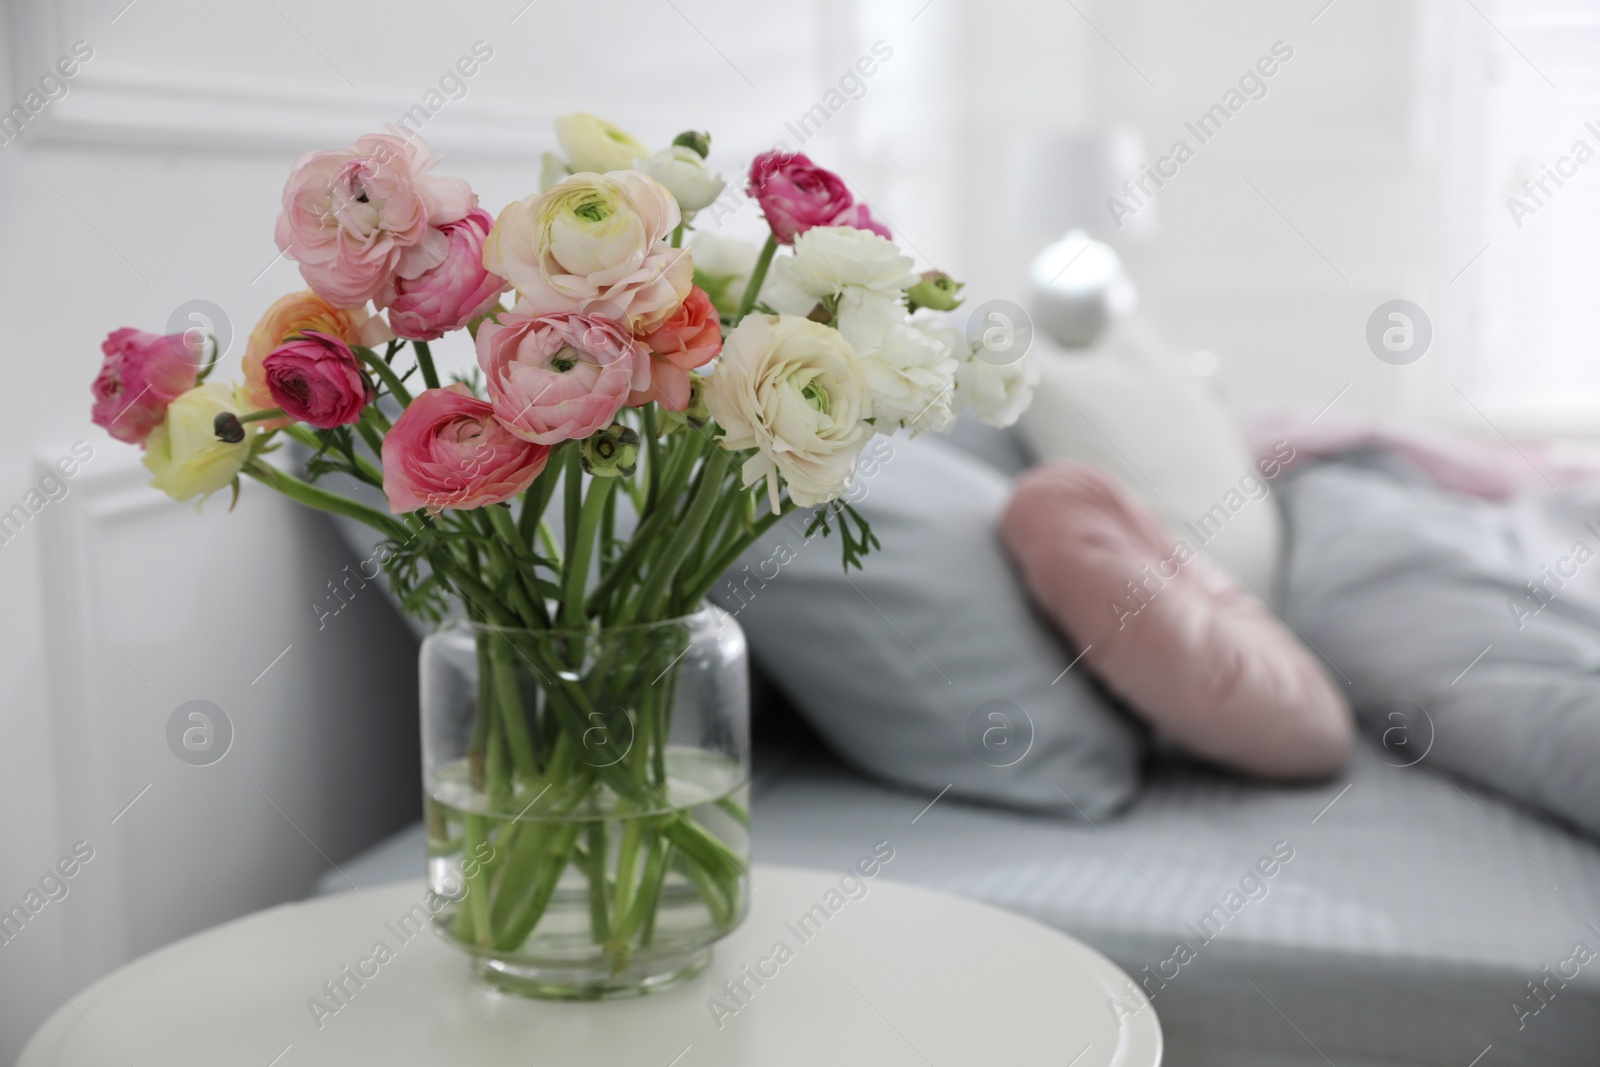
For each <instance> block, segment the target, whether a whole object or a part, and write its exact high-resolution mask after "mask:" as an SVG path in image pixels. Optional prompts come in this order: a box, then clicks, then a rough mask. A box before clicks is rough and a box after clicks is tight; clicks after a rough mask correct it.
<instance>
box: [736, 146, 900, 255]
mask: <svg viewBox="0 0 1600 1067" xmlns="http://www.w3.org/2000/svg"><path fill="white" fill-rule="evenodd" d="M747 192H749V194H750V195H751V196H753V197H755V198H756V202H757V203H758V204H760V205H761V211H762V213H763V214H764V215H766V217H767V225H769V226H771V227H772V236H774V237H776V238H777V239H778V243H779V244H785V245H792V244H794V239H795V238H796V237H798V236H799V235H800V234H802V233H805V232H806V231H807V230H809V229H811V228H812V227H813V226H854V227H856V228H858V229H863V230H871V231H872V232H874V233H877V234H880V235H882V236H884V237H888V236H889V231H888V229H887V228H886V227H885V226H884V225H883V224H882V223H880V222H878V221H876V220H875V219H873V217H872V214H871V212H870V211H868V210H867V206H866V205H865V204H857V203H856V201H855V197H853V196H851V195H850V190H849V188H847V187H846V186H845V184H844V179H843V178H841V177H839V176H838V175H837V174H835V173H834V172H833V171H831V170H827V169H826V168H823V167H819V166H817V165H816V164H815V163H813V162H811V160H810V159H808V158H806V156H804V155H803V154H801V153H798V152H781V151H779V150H777V149H773V150H772V151H770V152H763V153H762V154H761V155H759V156H757V157H756V158H755V159H754V160H752V161H751V163H750V185H749V188H748V189H747Z"/></svg>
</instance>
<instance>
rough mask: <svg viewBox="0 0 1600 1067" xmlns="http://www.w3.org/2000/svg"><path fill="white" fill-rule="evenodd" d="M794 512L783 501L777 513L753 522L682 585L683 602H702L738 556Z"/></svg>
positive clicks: (790, 504) (787, 503)
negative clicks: (747, 529) (744, 531)
mask: <svg viewBox="0 0 1600 1067" xmlns="http://www.w3.org/2000/svg"><path fill="white" fill-rule="evenodd" d="M794 510H795V504H794V501H792V500H785V501H784V502H783V507H782V508H780V509H779V510H777V511H769V512H767V513H766V514H765V515H763V516H761V517H760V518H759V519H757V520H756V521H755V523H754V524H753V525H752V526H751V527H750V530H749V531H748V532H747V533H744V534H742V535H741V536H739V537H738V538H736V539H734V541H733V542H732V543H731V544H729V545H728V546H727V547H726V548H724V549H721V550H719V551H718V552H717V554H716V555H714V556H713V557H712V558H711V560H710V561H709V562H708V563H707V564H706V565H705V566H704V567H702V568H701V569H700V570H698V571H697V572H695V574H694V577H692V578H690V579H689V580H688V581H687V582H685V583H684V584H683V597H684V600H686V601H687V602H688V603H691V604H698V603H700V601H702V600H704V599H705V596H706V594H707V593H709V592H710V591H711V587H712V585H714V584H715V583H716V580H717V579H718V578H720V577H722V575H723V573H724V572H726V571H727V569H728V568H729V567H731V566H733V564H734V562H735V561H736V560H738V558H739V557H740V556H742V555H744V554H745V553H746V552H748V551H749V550H750V546H752V545H754V544H755V543H756V542H757V541H759V540H761V538H762V536H763V535H765V534H766V532H767V531H768V530H770V529H772V527H773V526H775V525H776V524H777V523H778V521H779V520H780V519H782V518H783V517H784V516H785V515H788V514H789V513H791V512H792V511H794Z"/></svg>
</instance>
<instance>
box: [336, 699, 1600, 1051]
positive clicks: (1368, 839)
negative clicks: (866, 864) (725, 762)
mask: <svg viewBox="0 0 1600 1067" xmlns="http://www.w3.org/2000/svg"><path fill="white" fill-rule="evenodd" d="M756 736H757V741H756V770H755V776H754V783H753V793H754V816H753V819H754V827H755V853H756V860H757V862H767V863H781V864H794V865H803V866H812V867H825V868H831V867H842V866H844V865H846V864H848V863H849V862H850V861H851V860H852V859H853V858H854V857H855V856H856V855H858V854H859V852H860V850H861V848H862V847H863V846H864V845H870V844H871V843H872V842H875V841H879V840H888V841H890V842H891V843H892V844H893V845H894V846H895V849H896V860H895V869H894V871H893V873H892V875H891V876H892V877H894V878H898V879H904V880H906V881H910V882H915V883H917V884H920V885H925V886H929V887H932V888H936V889H942V890H945V891H948V892H951V893H956V894H960V895H962V896H968V897H972V898H974V899H977V900H982V901H986V902H988V903H991V904H994V905H996V906H999V907H1003V908H1008V909H1010V910H1013V911H1017V912H1021V913H1022V914H1025V915H1028V916H1031V917H1033V918H1035V919H1038V920H1039V921H1041V922H1044V923H1048V924H1049V925H1051V926H1054V927H1056V928H1058V929H1061V930H1064V931H1066V932H1068V933H1070V934H1073V935H1074V936H1076V937H1079V938H1082V939H1083V940H1084V941H1086V942H1088V943H1089V944H1091V945H1094V946H1095V947H1096V948H1098V949H1100V950H1101V951H1102V952H1104V953H1105V954H1106V955H1108V956H1110V957H1111V958H1112V959H1113V960H1115V961H1116V962H1117V963H1118V964H1120V965H1121V966H1122V967H1123V969H1125V970H1126V971H1128V973H1129V974H1130V975H1132V976H1133V977H1134V978H1135V979H1136V980H1141V981H1143V982H1144V983H1146V985H1147V986H1148V988H1149V989H1150V990H1151V991H1152V993H1153V999H1152V1004H1153V1006H1154V1008H1155V1011H1156V1013H1157V1015H1158V1016H1159V1018H1160V1020H1161V1024H1162V1028H1163V1030H1164V1031H1165V1034H1166V1040H1167V1059H1166V1063H1167V1064H1168V1065H1169V1067H1200V1065H1204V1067H1258V1065H1259V1067H1268V1065H1271V1067H1288V1065H1295V1067H1299V1065H1301V1064H1305V1065H1308V1067H1309V1065H1313V1064H1315V1065H1323V1064H1326V1063H1329V1062H1332V1063H1334V1064H1337V1065H1338V1067H1358V1065H1359V1067H1401V1065H1405V1067H1420V1065H1428V1067H1434V1065H1438V1067H1467V1065H1468V1064H1469V1063H1472V1062H1473V1061H1474V1058H1475V1057H1477V1056H1479V1055H1480V1054H1481V1053H1483V1052H1484V1050H1485V1049H1486V1048H1488V1047H1489V1046H1491V1045H1492V1046H1493V1049H1492V1050H1491V1051H1490V1052H1489V1053H1488V1055H1487V1056H1485V1057H1484V1058H1483V1059H1482V1060H1481V1061H1479V1062H1480V1063H1481V1064H1482V1065H1483V1067H1504V1065H1512V1064H1516V1065H1523V1064H1526V1065H1530V1067H1531V1065H1535V1064H1538V1065H1551V1064H1573V1065H1574V1067H1576V1065H1584V1067H1590V1065H1592V1064H1594V1063H1595V1062H1596V1061H1597V1059H1600V960H1597V961H1596V962H1595V963H1591V964H1589V965H1587V966H1579V967H1578V976H1577V977H1576V978H1575V979H1568V980H1563V979H1562V978H1561V970H1562V963H1563V961H1565V960H1568V959H1570V958H1571V957H1572V953H1573V946H1574V944H1575V943H1577V942H1583V943H1585V944H1587V945H1588V946H1590V947H1591V948H1596V949H1600V851H1597V850H1596V849H1595V847H1594V845H1593V844H1592V843H1591V842H1588V841H1586V840H1584V839H1583V838H1580V837H1577V836H1575V835H1574V834H1572V833H1570V832H1569V831H1567V830H1564V829H1562V828H1560V827H1557V826H1555V825H1553V824H1551V823H1549V822H1546V821H1544V820H1542V819H1540V818H1539V817H1536V816H1533V815H1530V814H1527V813H1525V812H1524V811H1522V810H1521V809H1519V808H1517V807H1515V806H1512V805H1510V804H1508V803H1505V802H1502V801H1500V800H1497V799H1495V798H1493V797H1491V796H1488V795H1484V794H1481V793H1477V792H1475V791H1473V790H1471V789H1463V788H1458V787H1457V786H1456V785H1454V784H1452V782H1450V781H1449V780H1447V779H1445V778H1442V777H1439V776H1436V775H1434V774H1432V773H1431V772H1429V771H1428V770H1426V769H1424V767H1422V766H1415V767H1395V766H1392V765H1390V763H1389V762H1386V761H1387V760H1390V759H1391V757H1389V756H1388V754H1387V753H1384V752H1382V751H1380V750H1378V749H1375V748H1372V747H1369V746H1366V745H1362V746H1360V747H1359V748H1358V751H1357V753H1356V755H1355V758H1354V759H1353V760H1352V762H1351V765H1350V768H1349V773H1348V775H1347V776H1345V777H1342V778H1340V779H1339V780H1337V781H1335V782H1332V783H1329V784H1328V785H1325V786H1319V787H1315V788H1273V787H1266V786H1260V785H1251V784H1247V783H1243V782H1241V781H1238V780H1236V779H1233V778H1229V777H1226V776H1223V775H1221V774H1218V773H1216V772H1213V771H1210V770H1207V769H1205V768H1202V767H1199V766H1195V765H1192V764H1189V763H1186V762H1184V761H1181V760H1178V759H1174V758H1170V757H1168V758H1163V759H1162V760H1161V761H1159V762H1158V763H1157V764H1156V765H1154V766H1152V767H1151V768H1150V771H1149V774H1148V776H1147V784H1146V787H1145V790H1144V792H1143V793H1142V794H1141V796H1140V798H1139V799H1138V800H1137V801H1136V802H1135V803H1134V805H1133V806H1132V808H1130V809H1129V810H1128V811H1126V812H1124V813H1123V814H1122V815H1121V816H1119V817H1118V818H1116V819H1115V820H1112V821H1108V822H1101V823H1099V824H1098V825H1093V826H1089V825H1078V824H1073V823H1070V822H1066V821H1064V820H1061V819H1057V818H1052V817H1049V816H1041V815H1030V814H1022V813H1018V812H1015V811H1010V810H1003V809H999V808H986V807H980V806H976V805H972V804H968V803H963V802H961V801H957V800H954V799H951V798H949V797H946V798H944V799H942V800H939V801H938V802H937V803H934V804H933V805H932V806H931V807H929V802H930V801H932V800H933V799H934V798H933V797H932V796H931V795H918V794H912V793H908V792H903V791H899V790H895V789H891V788H887V787H885V786H882V785H878V784H876V783H874V782H871V781H868V780H866V779H865V778H863V777H861V776H860V775H859V774H857V773H855V772H854V771H851V770H849V769H847V768H846V767H845V766H844V765H843V764H842V763H840V762H839V761H838V760H837V759H835V758H834V757H833V756H831V755H830V754H829V753H828V752H827V751H826V750H825V749H823V747H822V746H821V745H820V743H818V742H817V740H816V739H815V737H814V736H812V735H811V734H810V732H809V731H808V730H807V728H806V727H805V726H804V724H803V723H802V722H801V721H800V720H799V719H798V718H797V717H795V716H793V715H792V714H791V713H789V712H788V711H787V709H786V708H784V707H783V706H782V705H781V703H771V704H768V705H767V706H764V707H763V708H762V710H761V713H760V715H759V716H758V718H757V720H756ZM1275 845H1276V846H1277V847H1278V853H1277V856H1274V854H1273V850H1274V846H1275ZM1291 849H1292V857H1291V858H1289V859H1288V861H1287V862H1279V863H1278V864H1277V869H1276V872H1275V873H1274V874H1273V876H1271V877H1270V878H1266V877H1261V876H1260V874H1259V872H1260V870H1261V867H1259V866H1258V864H1259V863H1260V861H1261V860H1262V858H1263V857H1272V858H1275V859H1276V858H1278V857H1281V856H1282V855H1284V854H1285V853H1287V852H1288V851H1289V850H1291ZM340 866H341V869H342V870H343V872H344V874H345V875H348V876H349V877H350V879H351V880H352V881H354V882H355V884H357V885H358V886H361V887H363V888H364V887H367V886H371V885H378V884H381V883H384V882H389V881H396V880H399V879H403V878H415V877H417V876H418V875H420V874H421V872H422V869H423V841H422V827H421V825H420V824H418V825H417V826H415V827H412V828H411V829H409V830H407V831H405V832H404V833H402V834H400V835H397V836H396V837H394V838H391V839H390V840H388V841H386V842H383V843H382V844H380V845H378V846H376V847H375V848H373V849H371V850H370V851H368V852H366V853H363V854H362V855H360V856H358V857H356V858H355V859H353V860H350V861H348V862H344V863H341V864H340ZM1252 872H1255V873H1256V878H1255V879H1254V880H1253V881H1250V882H1246V884H1245V886H1244V888H1243V889H1241V882H1242V881H1244V880H1245V877H1246V876H1247V875H1249V874H1251V873H1252ZM1258 885H1259V886H1260V887H1261V888H1259V889H1258V888H1256V887H1257V886H1258ZM317 889H318V891H319V892H337V891H339V890H341V889H348V883H347V882H345V881H344V879H343V878H342V877H339V876H337V875H333V874H332V872H330V876H329V877H325V878H324V879H323V880H322V881H321V882H319V884H318V887H317ZM1230 891H1234V892H1236V893H1237V894H1238V896H1236V897H1234V898H1233V899H1232V900H1230V899H1229V893H1230ZM1241 898H1242V899H1243V900H1244V903H1243V904H1242V906H1238V909H1237V911H1236V912H1230V907H1229V906H1230V904H1234V903H1236V901H1238V900H1239V899H1241ZM930 936H934V935H933V933H932V932H930ZM1179 942H1183V943H1184V944H1186V945H1187V946H1188V948H1189V950H1190V953H1192V957H1189V956H1186V954H1184V953H1175V951H1174V950H1175V947H1176V946H1177V944H1178V943H1179ZM1147 968H1148V969H1147ZM1566 969H1567V971H1568V972H1569V973H1570V970H1571V969H1572V968H1571V967H1568V968H1566ZM1163 976H1169V977H1163ZM1530 982H1533V983H1536V984H1537V983H1542V985H1541V989H1542V990H1543V994H1542V997H1543V999H1542V1000H1541V999H1536V998H1535V996H1534V994H1533V993H1532V992H1530V988H1529V983H1530ZM1129 1004H1131V1005H1133V1006H1135V1007H1136V1006H1137V1001H1136V1000H1135V999H1134V998H1133V997H1131V996H1130V998H1129ZM1541 1004H1542V1005H1543V1006H1542V1007H1541ZM1516 1005H1520V1006H1521V1007H1522V1010H1523V1011H1524V1012H1526V1014H1524V1015H1523V1016H1522V1018H1521V1019H1520V1026H1519V1018H1518V1012H1517V1009H1516V1007H1514V1006H1516ZM1534 1008H1539V1010H1538V1011H1537V1012H1534V1011H1533V1009H1534ZM1106 1010H1107V1011H1108V1012H1110V1011H1113V1010H1114V1008H1113V1007H1112V1006H1111V1005H1109V1004H1108V1005H1107V1009H1106Z"/></svg>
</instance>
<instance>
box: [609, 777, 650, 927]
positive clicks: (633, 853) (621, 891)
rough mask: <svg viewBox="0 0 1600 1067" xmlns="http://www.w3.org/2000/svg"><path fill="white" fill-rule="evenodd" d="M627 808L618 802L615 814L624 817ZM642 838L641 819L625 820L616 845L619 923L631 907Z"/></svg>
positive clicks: (642, 823) (624, 802)
mask: <svg viewBox="0 0 1600 1067" xmlns="http://www.w3.org/2000/svg"><path fill="white" fill-rule="evenodd" d="M629 808H630V805H629V804H628V802H627V801H625V800H624V801H620V802H619V803H618V804H617V807H616V812H615V814H616V815H618V816H619V817H620V816H625V815H626V814H627V813H628V810H629ZM643 836H644V820H643V819H627V820H626V821H625V822H624V823H623V826H622V840H621V841H620V842H619V843H618V845H617V906H616V916H617V921H618V922H619V923H620V922H622V921H623V919H624V917H625V916H627V914H628V912H629V910H630V909H631V908H632V907H633V890H634V881H635V880H636V879H637V878H638V876H639V869H638V868H639V846H640V844H641V840H642V838H643Z"/></svg>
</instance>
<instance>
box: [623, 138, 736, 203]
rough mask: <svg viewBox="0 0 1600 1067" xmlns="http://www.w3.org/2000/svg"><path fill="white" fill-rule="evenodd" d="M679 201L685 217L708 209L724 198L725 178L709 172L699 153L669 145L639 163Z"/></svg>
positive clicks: (641, 168)
mask: <svg viewBox="0 0 1600 1067" xmlns="http://www.w3.org/2000/svg"><path fill="white" fill-rule="evenodd" d="M639 169H640V170H642V171H644V172H645V173H646V174H648V175H650V177H652V178H654V179H655V180H656V181H658V182H660V183H661V184H662V185H665V186H666V187H667V189H668V190H670V191H671V193H672V195H673V196H674V197H676V198H677V200H678V208H679V209H680V210H681V211H682V212H683V213H684V215H685V216H688V215H691V214H693V213H694V212H696V211H699V210H700V209H701V208H703V207H707V206H709V205H710V204H711V202H712V201H714V200H716V198H717V197H719V196H721V195H722V187H723V185H724V184H725V183H724V182H723V180H722V175H720V174H713V173H712V172H711V171H709V170H707V169H706V161H705V160H704V159H702V158H700V153H699V152H696V151H695V150H694V149H692V148H688V147H686V146H684V145H681V144H675V145H670V146H668V147H666V148H663V149H662V150H661V151H659V152H657V153H656V154H655V155H653V156H651V157H650V158H649V159H646V160H644V161H643V162H641V163H640V164H639Z"/></svg>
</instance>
